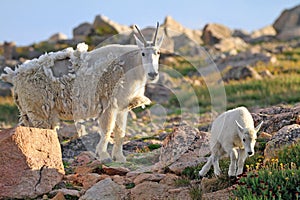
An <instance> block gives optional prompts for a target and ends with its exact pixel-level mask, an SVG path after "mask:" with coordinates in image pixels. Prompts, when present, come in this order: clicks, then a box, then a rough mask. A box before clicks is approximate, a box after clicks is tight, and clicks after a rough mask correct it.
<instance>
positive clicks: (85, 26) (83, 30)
mask: <svg viewBox="0 0 300 200" xmlns="http://www.w3.org/2000/svg"><path fill="white" fill-rule="evenodd" d="M92 32H93V25H92V24H90V23H88V22H85V23H82V24H80V25H78V26H77V27H75V28H74V29H73V39H74V40H75V41H79V42H81V41H85V40H86V37H87V36H89V35H90V34H91V33H92Z"/></svg>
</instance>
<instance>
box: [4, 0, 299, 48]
mask: <svg viewBox="0 0 300 200" xmlns="http://www.w3.org/2000/svg"><path fill="white" fill-rule="evenodd" d="M299 4H300V1H298V0H207V1H203V0H181V1H179V0H150V1H149V0H148V1H145V0H51V1H45V0H1V1H0V8H1V12H0V43H1V42H4V41H15V42H16V43H17V45H18V46H22V45H30V44H32V43H37V42H40V41H43V40H47V39H48V38H49V37H50V36H51V35H53V34H54V33H58V32H61V33H64V34H66V35H67V36H68V37H69V38H72V31H73V28H75V27H76V26H78V25H79V24H81V23H83V22H89V23H93V21H94V18H95V16H96V15H99V14H101V15H104V16H107V17H108V18H110V19H111V20H113V21H115V22H117V23H120V24H124V25H132V24H137V25H139V26H140V27H141V28H143V27H146V26H155V24H156V22H157V21H159V22H160V23H163V21H164V18H165V17H166V16H167V15H170V16H172V17H173V18H174V19H175V20H176V21H178V22H180V23H181V24H182V25H184V26H185V27H187V28H193V29H202V28H203V27H204V26H205V24H207V23H220V24H223V25H225V26H228V27H229V28H231V29H244V30H246V31H249V32H251V31H253V30H257V29H259V28H262V27H264V26H266V25H270V24H272V23H273V22H274V21H275V20H276V18H278V17H279V15H280V13H281V12H282V11H283V10H284V9H290V8H292V7H294V6H296V5H299Z"/></svg>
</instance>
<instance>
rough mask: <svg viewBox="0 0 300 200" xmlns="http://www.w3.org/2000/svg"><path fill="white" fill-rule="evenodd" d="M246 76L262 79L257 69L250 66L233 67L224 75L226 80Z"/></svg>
mask: <svg viewBox="0 0 300 200" xmlns="http://www.w3.org/2000/svg"><path fill="white" fill-rule="evenodd" d="M246 78H253V79H262V77H261V76H260V75H259V74H258V73H257V71H256V70H255V69H253V68H252V67H250V66H242V67H232V68H230V69H229V70H228V72H227V73H226V74H225V75H224V76H223V80H224V81H230V80H242V79H246Z"/></svg>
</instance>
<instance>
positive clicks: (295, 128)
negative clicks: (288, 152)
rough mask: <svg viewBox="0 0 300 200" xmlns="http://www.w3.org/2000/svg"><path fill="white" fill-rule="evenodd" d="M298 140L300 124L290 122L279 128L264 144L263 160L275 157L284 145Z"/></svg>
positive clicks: (299, 139)
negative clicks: (290, 123)
mask: <svg viewBox="0 0 300 200" xmlns="http://www.w3.org/2000/svg"><path fill="white" fill-rule="evenodd" d="M299 142H300V125H299V124H292V125H288V126H284V127H283V128H281V129H280V130H279V131H278V132H277V133H276V134H275V135H273V137H272V138H271V140H270V141H269V142H268V143H267V144H266V148H265V150H264V156H265V160H269V159H271V158H275V157H276V155H277V152H278V150H279V149H280V148H282V147H284V146H285V145H291V144H296V143H299Z"/></svg>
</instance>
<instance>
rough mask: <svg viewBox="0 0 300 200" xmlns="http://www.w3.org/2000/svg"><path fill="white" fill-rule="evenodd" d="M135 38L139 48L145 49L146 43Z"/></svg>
mask: <svg viewBox="0 0 300 200" xmlns="http://www.w3.org/2000/svg"><path fill="white" fill-rule="evenodd" d="M133 36H134V38H135V42H136V45H137V46H138V47H139V48H143V47H144V43H142V42H141V40H139V38H138V37H137V36H136V35H135V34H133Z"/></svg>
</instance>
